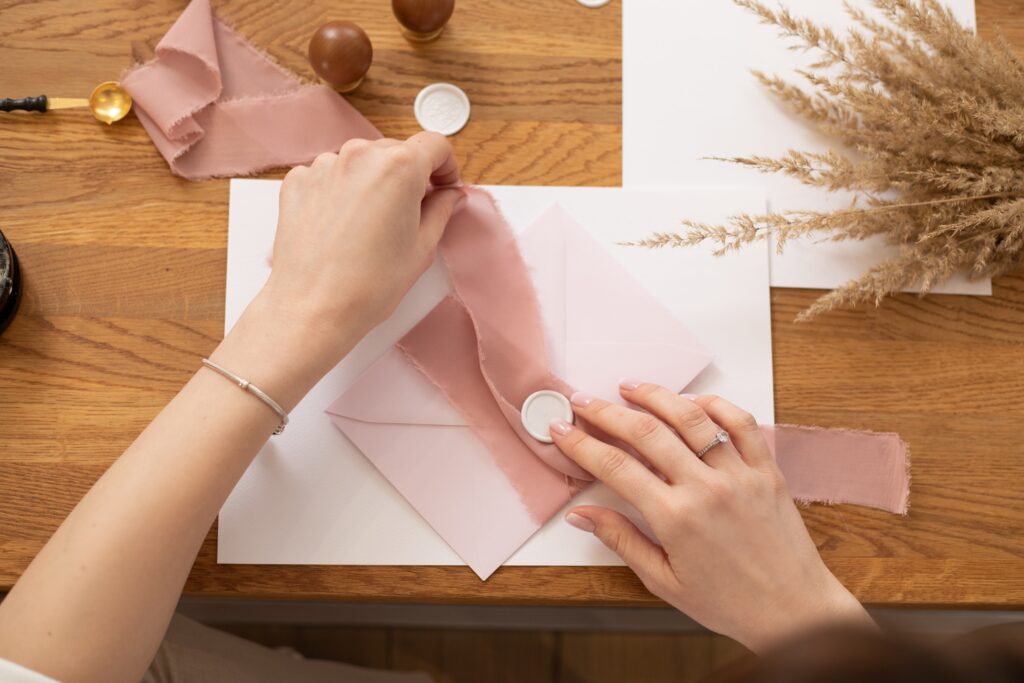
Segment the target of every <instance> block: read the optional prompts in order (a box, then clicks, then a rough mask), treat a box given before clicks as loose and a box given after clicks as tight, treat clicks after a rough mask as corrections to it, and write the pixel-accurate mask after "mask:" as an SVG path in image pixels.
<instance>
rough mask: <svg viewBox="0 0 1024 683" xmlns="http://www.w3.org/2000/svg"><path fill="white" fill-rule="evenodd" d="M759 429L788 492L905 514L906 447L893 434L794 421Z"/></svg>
mask: <svg viewBox="0 0 1024 683" xmlns="http://www.w3.org/2000/svg"><path fill="white" fill-rule="evenodd" d="M761 431H762V432H764V434H765V436H767V437H768V443H769V445H770V446H771V447H772V452H773V453H774V454H775V459H776V462H778V464H779V469H781V470H782V473H783V474H784V475H785V477H786V483H787V484H788V485H789V491H790V493H791V494H792V495H793V498H795V499H797V500H800V501H805V502H820V503H853V504H854V505H865V506H867V507H873V508H878V509H881V510H886V511H888V512H895V513H897V514H901V515H905V514H907V510H908V508H909V505H910V450H909V448H908V447H907V444H906V442H904V441H903V440H902V439H900V437H899V435H898V434H893V433H877V432H865V431H853V430H849V429H818V428H816V427H801V426H798V425H774V426H764V427H762V428H761Z"/></svg>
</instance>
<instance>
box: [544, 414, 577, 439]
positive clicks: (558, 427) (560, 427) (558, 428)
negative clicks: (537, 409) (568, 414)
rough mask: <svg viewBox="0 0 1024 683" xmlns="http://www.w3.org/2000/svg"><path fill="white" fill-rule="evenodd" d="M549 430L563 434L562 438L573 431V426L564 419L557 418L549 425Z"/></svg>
mask: <svg viewBox="0 0 1024 683" xmlns="http://www.w3.org/2000/svg"><path fill="white" fill-rule="evenodd" d="M548 429H549V430H551V431H552V432H554V433H556V434H561V435H562V436H565V435H566V434H568V433H569V432H570V431H572V425H571V424H569V423H568V422H566V421H565V420H563V419H562V418H560V417H556V418H555V419H554V420H552V421H551V422H550V423H548Z"/></svg>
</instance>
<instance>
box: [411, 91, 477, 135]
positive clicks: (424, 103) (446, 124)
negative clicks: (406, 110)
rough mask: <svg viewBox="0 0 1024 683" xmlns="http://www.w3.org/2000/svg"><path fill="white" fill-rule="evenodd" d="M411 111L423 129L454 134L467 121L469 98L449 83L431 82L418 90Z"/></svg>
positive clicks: (443, 133)
mask: <svg viewBox="0 0 1024 683" xmlns="http://www.w3.org/2000/svg"><path fill="white" fill-rule="evenodd" d="M413 111H414V112H415V113H416V120H417V121H418V122H419V124H420V127H421V128H423V130H429V131H433V132H435V133H440V134H441V135H455V134H456V133H458V132H459V131H460V130H462V128H463V126H465V125H466V122H467V121H469V98H468V97H467V96H466V93H464V92H462V89H461V88H459V87H458V86H455V85H452V84H451V83H433V84H431V85H428V86H427V87H426V88H424V89H423V90H420V94H419V95H417V96H416V102H415V104H413Z"/></svg>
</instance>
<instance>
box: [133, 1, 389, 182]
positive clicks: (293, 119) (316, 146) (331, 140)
mask: <svg viewBox="0 0 1024 683" xmlns="http://www.w3.org/2000/svg"><path fill="white" fill-rule="evenodd" d="M121 84H122V85H123V86H124V88H125V89H126V90H127V91H128V93H129V94H130V95H131V96H132V99H133V100H134V110H135V113H136V115H137V116H138V118H139V120H140V121H141V122H142V126H143V127H144V128H145V129H146V132H147V133H148V134H149V137H150V138H151V139H152V140H153V144H154V145H155V146H156V148H157V150H158V151H159V152H160V154H161V155H163V157H164V159H166V160H167V163H168V165H169V166H170V168H171V171H172V172H173V173H175V174H176V175H180V176H182V177H184V178H188V179H190V180H199V179H203V178H210V177H214V176H232V175H249V174H252V173H256V172H258V171H262V170H264V169H268V168H275V167H284V166H295V165H297V164H304V163H308V162H310V161H312V160H313V159H314V158H315V157H316V156H317V154H320V153H322V152H337V151H338V150H339V149H340V148H341V146H342V144H344V142H345V141H346V140H349V139H351V138H367V139H376V138H379V137H381V135H380V132H379V131H378V130H377V129H376V128H375V127H374V126H373V124H371V123H370V122H369V121H367V120H366V118H365V117H364V116H363V115H362V114H360V113H359V112H358V111H357V110H356V109H355V108H354V107H352V105H350V104H349V103H348V102H346V101H345V99H344V98H343V97H342V96H341V95H339V94H338V93H336V92H335V91H333V90H331V89H330V88H328V87H327V86H325V85H306V84H304V83H302V82H301V81H300V80H299V79H298V78H297V77H296V76H295V75H294V74H292V73H291V72H289V71H287V70H286V69H284V68H282V67H280V66H278V65H277V64H275V63H274V62H273V61H271V60H270V59H269V58H268V57H267V56H266V55H265V54H264V53H262V52H261V51H260V50H258V49H257V48H255V47H254V46H253V45H252V44H251V43H249V42H248V41H246V40H245V39H244V38H243V37H242V36H240V35H239V34H238V33H236V32H235V31H234V30H232V29H231V28H230V27H229V26H227V25H226V24H225V23H224V22H223V21H221V20H220V19H219V18H218V17H216V15H214V13H213V10H212V9H211V7H210V2H209V0H192V2H191V3H189V5H188V7H186V8H185V11H184V12H182V14H181V16H179V17H178V20H177V21H176V22H175V23H174V25H173V26H172V27H171V29H170V30H169V31H168V32H167V34H166V35H164V37H163V38H162V39H161V40H160V42H159V44H157V47H156V58H155V59H154V60H153V61H151V62H147V63H146V64H142V65H139V66H136V67H134V68H132V69H130V70H129V71H128V72H127V73H125V74H124V76H123V77H122V79H121Z"/></svg>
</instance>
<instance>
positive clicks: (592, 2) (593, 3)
mask: <svg viewBox="0 0 1024 683" xmlns="http://www.w3.org/2000/svg"><path fill="white" fill-rule="evenodd" d="M608 1H609V0H576V2H578V3H580V4H581V5H583V6H584V7H604V6H605V5H607V4H608Z"/></svg>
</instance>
